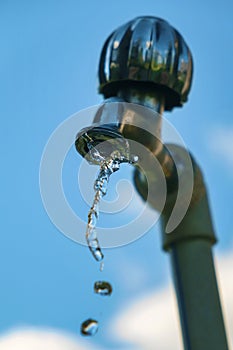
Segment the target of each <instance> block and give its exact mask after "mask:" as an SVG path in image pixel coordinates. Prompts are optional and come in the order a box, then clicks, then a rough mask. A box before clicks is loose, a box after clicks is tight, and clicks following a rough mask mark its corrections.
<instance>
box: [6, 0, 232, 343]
mask: <svg viewBox="0 0 233 350" xmlns="http://www.w3.org/2000/svg"><path fill="white" fill-rule="evenodd" d="M232 7H233V5H232V3H231V1H230V0H226V1H225V2H224V6H223V2H218V1H215V2H214V3H213V2H211V1H209V0H208V1H206V2H203V1H199V0H198V1H191V2H189V3H184V2H183V1H181V0H179V1H176V2H174V1H171V0H167V1H166V2H163V3H161V2H160V3H156V2H154V1H151V0H145V1H143V2H142V1H140V2H139V1H123V0H119V1H117V2H113V3H111V8H110V5H109V2H108V1H106V0H103V1H98V2H94V1H90V0H89V1H86V2H85V3H80V2H77V1H74V0H67V1H55V0H49V1H43V0H42V1H40V2H31V1H28V0H22V1H20V2H18V1H16V0H15V1H13V0H12V1H1V4H0V33H1V41H0V42H1V55H0V73H1V80H0V81H1V83H0V89H1V103H2V105H1V123H2V127H1V141H2V146H1V159H2V185H3V186H2V190H1V193H2V195H1V212H2V233H1V236H0V237H1V238H0V240H1V242H0V273H1V289H0V310H1V317H0V332H1V337H0V348H1V349H3V350H9V349H12V350H13V349H14V350H16V349H17V350H18V349H19V350H21V349H24V350H27V348H28V349H32V347H33V349H35V350H37V349H42V348H45V346H47V345H48V344H49V347H48V348H49V349H51V350H60V349H63V348H66V349H67V350H83V349H93V350H95V349H96V350H98V349H102V350H103V349H124V350H126V349H127V350H129V349H130V350H134V349H139V350H142V349H143V350H144V349H145V350H147V349H154V347H158V348H159V349H165V350H167V349H171V348H172V349H180V348H181V345H180V344H181V338H180V330H179V323H178V318H177V310H176V303H175V297H174V292H173V289H172V281H171V274H170V265H169V257H168V256H167V255H166V254H165V253H163V252H162V250H161V241H160V234H159V228H158V226H156V227H155V228H153V229H151V230H150V231H149V232H148V233H147V234H146V235H144V236H143V237H142V238H140V239H138V240H137V241H135V242H134V243H132V244H129V245H127V246H124V247H121V248H115V249H109V250H106V251H105V267H104V271H103V272H100V271H99V266H98V264H96V263H95V261H93V258H92V257H91V256H90V254H89V251H88V250H87V249H86V248H85V247H83V246H81V245H79V244H77V243H74V242H72V241H71V240H69V239H68V238H66V237H65V236H64V235H63V234H61V233H60V232H59V231H58V230H57V229H56V227H55V226H54V225H53V224H52V222H51V221H50V220H49V218H48V216H47V214H46V212H45V210H44V208H43V204H42V201H41V197H40V189H39V180H38V178H39V166H40V159H41V155H42V152H43V149H44V146H45V144H46V142H47V140H48V138H49V137H50V135H51V133H52V132H53V131H54V129H55V128H56V127H57V126H58V125H59V124H60V123H62V122H63V121H64V120H65V119H66V118H68V117H69V116H70V115H72V114H74V113H76V112H78V111H80V110H82V109H84V108H87V107H89V106H92V105H95V104H98V103H99V102H100V101H101V96H99V95H98V94H97V66H98V59H99V54H100V50H101V48H102V45H103V42H104V40H105V39H106V37H107V36H108V35H109V33H110V32H111V31H112V30H114V29H115V28H116V27H118V26H119V25H121V24H123V23H124V22H126V21H128V20H130V19H132V18H134V17H136V16H139V15H155V16H158V17H162V18H164V19H166V20H168V21H169V22H170V23H171V24H172V25H173V26H174V27H176V28H177V29H178V30H179V31H180V32H181V33H182V35H183V36H184V38H185V39H186V41H187V43H188V44H189V46H190V48H191V51H192V53H193V57H194V81H193V86H192V90H191V93H190V96H189V102H188V103H187V104H186V105H185V106H184V108H182V109H176V110H174V111H173V112H172V114H171V115H169V114H166V117H167V118H168V119H169V121H170V122H171V123H172V124H173V125H174V126H175V128H177V130H178V131H179V133H180V134H181V135H182V137H183V139H184V141H185V143H186V145H187V146H188V148H189V149H190V150H191V151H192V153H193V154H194V156H195V157H196V159H197V160H198V162H199V164H200V165H201V167H202V169H203V172H204V174H205V178H206V181H207V185H208V190H209V196H210V202H211V209H212V213H213V218H214V224H215V228H216V232H217V236H218V238H219V242H218V244H217V246H216V247H215V248H214V253H215V260H216V265H217V271H218V277H219V284H220V292H221V296H222V300H223V306H224V310H225V317H226V320H227V329H228V334H229V340H230V341H231V344H232V343H233V339H232V336H233V311H232V310H233V305H232V298H231V296H232V292H233V282H232V281H233V279H232V273H231V267H232V264H233V240H232V235H233V225H232V221H231V220H232V209H231V207H232V206H231V200H232V195H231V191H232V180H233V151H232V149H233V121H232V114H233V113H232V112H233V107H232V86H231V82H232V70H231V66H232V62H231V61H232V54H233V45H232V43H233V34H232V33H233V21H232V13H233V12H232V10H233V8H232ZM84 126H86V125H85V121H83V127H84ZM77 131H78V130H77ZM80 166H81V160H80V158H79V157H78V156H77V155H76V153H75V151H74V149H71V150H70V152H69V153H68V155H67V159H66V162H65V163H64V174H63V179H64V191H65V194H66V197H67V200H68V201H69V203H70V205H71V207H72V208H73V210H74V211H75V212H76V214H77V215H79V216H80V217H81V218H82V219H83V220H85V218H86V214H87V210H88V205H87V204H85V203H84V204H83V205H82V206H81V205H80V203H81V202H80V199H79V196H80V191H79V189H78V184H77V174H78V170H79V167H80ZM131 175H132V170H130V169H126V167H124V169H123V171H122V172H121V173H119V174H116V176H115V178H114V179H112V182H111V189H110V193H109V199H110V200H111V199H114V195H115V196H116V194H115V187H116V184H117V182H118V181H119V180H120V179H121V178H122V177H124V178H125V179H126V180H129V179H130V177H131ZM91 186H92V184H91V183H90V181H89V179H87V183H86V190H87V191H90V188H91ZM83 192H85V189H84V188H83V185H82V193H83ZM135 203H137V204H138V205H137V210H138V208H140V203H141V202H140V199H139V198H137V199H135ZM131 214H132V213H131ZM131 214H130V215H131ZM127 215H128V214H125V213H124V212H122V213H118V214H117V215H116V216H113V217H112V216H110V215H108V214H106V215H105V216H104V215H103V216H102V219H101V220H102V221H101V224H102V225H103V226H105V227H108V226H110V225H113V226H114V225H115V224H116V223H119V222H122V223H125V222H126V218H127ZM148 215H151V212H150V211H149V210H148ZM130 218H131V216H130ZM77 229H78V228H77ZM98 279H105V280H109V281H111V282H112V284H113V288H114V292H113V295H112V296H111V297H110V298H107V299H103V298H99V297H98V296H96V295H94V293H93V292H92V288H93V283H94V282H95V281H96V280H98ZM88 317H94V318H97V319H98V320H99V322H100V329H99V332H98V334H97V335H96V336H95V337H94V338H92V339H84V338H83V337H81V336H80V335H79V327H80V323H81V322H82V321H83V320H85V319H86V318H88ZM15 330H17V331H15ZM22 344H23V345H22ZM32 344H33V345H32ZM171 344H172V346H171Z"/></svg>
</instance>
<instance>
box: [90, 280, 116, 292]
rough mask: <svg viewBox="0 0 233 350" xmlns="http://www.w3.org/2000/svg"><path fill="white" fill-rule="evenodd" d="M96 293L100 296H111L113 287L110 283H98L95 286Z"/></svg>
mask: <svg viewBox="0 0 233 350" xmlns="http://www.w3.org/2000/svg"><path fill="white" fill-rule="evenodd" d="M94 291H95V293H97V294H99V295H111V294H112V286H111V284H110V283H109V282H105V281H98V282H95V284H94Z"/></svg>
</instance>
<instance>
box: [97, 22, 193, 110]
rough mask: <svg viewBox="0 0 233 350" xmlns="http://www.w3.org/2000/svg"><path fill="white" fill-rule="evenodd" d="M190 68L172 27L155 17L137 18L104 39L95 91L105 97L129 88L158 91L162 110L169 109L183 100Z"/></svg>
mask: <svg viewBox="0 0 233 350" xmlns="http://www.w3.org/2000/svg"><path fill="white" fill-rule="evenodd" d="M192 71H193V61H192V55H191V52H190V50H189V48H188V46H187V44H186V42H185V41H184V39H183V38H182V36H181V35H180V34H179V32H178V31H177V30H176V29H175V28H173V27H172V26H171V25H170V24H169V23H168V22H166V21H164V20H162V19H160V18H157V17H150V16H145V17H137V18H135V19H134V20H132V21H130V22H128V23H126V24H124V25H123V26H121V27H119V28H118V29H116V30H115V31H114V32H113V33H112V34H111V35H110V36H109V37H108V39H107V40H106V42H105V44H104V47H103V49H102V53H101V57H100V63H99V83H100V86H99V91H100V92H101V93H102V94H103V95H104V96H105V97H111V96H116V95H118V93H119V91H120V90H126V89H127V88H129V87H130V88H131V89H132V88H135V89H137V88H138V87H139V88H140V89H144V90H151V91H155V92H156V93H158V91H159V92H160V93H162V94H163V95H164V97H165V110H171V109H172V108H173V107H175V106H181V105H182V104H183V103H184V102H186V101H187V97H188V93H189V91H190V87H191V82H192ZM130 102H131V101H130Z"/></svg>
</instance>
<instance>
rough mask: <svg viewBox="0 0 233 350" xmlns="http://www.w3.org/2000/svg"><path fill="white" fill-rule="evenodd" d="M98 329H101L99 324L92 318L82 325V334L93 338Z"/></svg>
mask: <svg viewBox="0 0 233 350" xmlns="http://www.w3.org/2000/svg"><path fill="white" fill-rule="evenodd" d="M98 328H99V324H98V322H97V321H96V320H93V319H92V318H89V319H88V320H86V321H84V322H83V323H82V325H81V334H82V335H90V336H93V335H95V334H96V332H97V331H98Z"/></svg>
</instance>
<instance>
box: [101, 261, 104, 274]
mask: <svg viewBox="0 0 233 350" xmlns="http://www.w3.org/2000/svg"><path fill="white" fill-rule="evenodd" d="M103 271H104V262H103V261H101V263H100V272H103Z"/></svg>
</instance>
